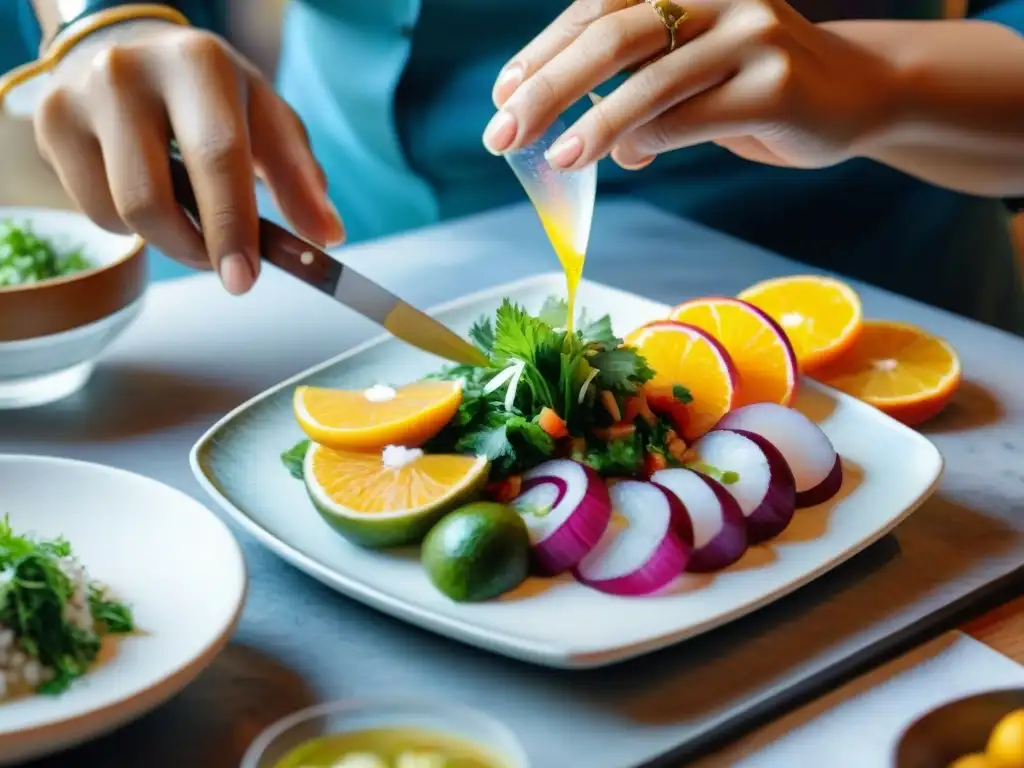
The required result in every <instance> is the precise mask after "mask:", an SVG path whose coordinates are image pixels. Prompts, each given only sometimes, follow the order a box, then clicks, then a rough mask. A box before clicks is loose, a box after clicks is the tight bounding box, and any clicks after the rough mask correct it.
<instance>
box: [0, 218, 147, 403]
mask: <svg viewBox="0 0 1024 768" xmlns="http://www.w3.org/2000/svg"><path fill="white" fill-rule="evenodd" d="M0 220H12V221H14V222H16V223H19V224H22V223H24V224H27V225H28V226H30V227H31V228H32V229H33V230H34V231H35V232H36V233H37V234H39V235H40V236H42V237H45V238H47V239H49V240H51V241H52V242H53V243H54V244H55V245H56V246H57V247H58V248H69V249H70V248H75V247H80V248H82V249H83V250H84V252H85V255H86V256H87V257H88V258H89V259H91V260H92V261H93V263H95V264H96V266H95V267H94V268H93V269H89V270H86V271H83V272H79V273H76V274H73V275H69V276H68V277H63V278H58V279H55V280H47V281H44V282H40V283H34V284H31V285H23V286H12V287H6V288H3V287H0V409H10V408H25V407H29V406H36V405H43V404H45V403H50V402H53V401H55V400H59V399H61V398H63V397H67V396H68V395H70V394H72V393H74V392H76V391H77V390H79V389H80V388H81V387H82V386H83V385H84V384H85V383H86V381H88V379H89V376H90V375H91V373H92V370H93V365H94V363H95V360H96V358H97V357H99V356H100V354H102V352H103V351H104V350H105V349H106V348H107V346H109V344H110V343H111V342H112V341H113V340H114V339H116V338H117V337H118V336H119V335H120V334H121V333H122V332H123V331H124V330H125V328H127V327H128V325H129V324H131V322H132V320H134V319H135V317H136V316H138V313H139V310H140V309H141V307H142V301H143V297H144V295H145V290H146V281H147V276H146V260H145V244H144V243H143V241H142V240H141V239H140V238H138V237H136V236H134V235H119V234H114V233H111V232H107V231H105V230H103V229H100V228H99V227H97V226H96V225H95V224H93V223H92V222H91V221H89V219H87V218H86V217H85V216H83V215H82V214H79V213H76V212H73V211H63V210H54V209H48V208H12V207H2V206H0Z"/></svg>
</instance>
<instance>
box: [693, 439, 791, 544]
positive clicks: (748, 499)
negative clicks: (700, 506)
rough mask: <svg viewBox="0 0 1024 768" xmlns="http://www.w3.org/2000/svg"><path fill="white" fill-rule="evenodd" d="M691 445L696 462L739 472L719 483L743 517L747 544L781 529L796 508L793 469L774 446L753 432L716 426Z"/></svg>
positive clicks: (772, 534)
mask: <svg viewBox="0 0 1024 768" xmlns="http://www.w3.org/2000/svg"><path fill="white" fill-rule="evenodd" d="M692 447H693V452H694V453H695V454H696V455H697V457H698V460H699V462H700V463H703V464H708V465H710V466H712V467H715V468H716V469H718V470H721V471H722V472H735V473H736V474H737V475H738V476H739V477H738V479H737V480H736V481H735V482H732V483H723V484H722V487H723V488H725V490H727V491H728V492H729V494H730V495H731V496H732V497H733V498H734V499H736V501H737V503H738V504H739V506H740V511H741V512H743V516H744V517H745V518H746V520H747V543H748V544H758V543H760V542H762V541H766V540H768V539H771V538H773V537H775V536H778V535H779V534H780V533H782V531H784V530H785V528H786V526H787V525H789V521H790V520H792V519H793V511H794V510H795V509H796V490H795V485H794V482H793V473H792V472H791V471H790V469H789V465H788V464H787V463H786V460H785V459H783V458H782V454H781V453H779V451H778V449H777V448H775V446H773V445H772V444H771V443H769V442H768V441H767V440H766V439H765V438H763V437H761V436H760V435H755V434H754V433H753V432H740V431H735V430H730V429H718V428H717V427H716V428H715V429H713V430H711V431H710V432H708V433H707V434H706V435H704V437H702V438H700V439H699V440H698V441H697V442H695V443H694V444H693V446H692Z"/></svg>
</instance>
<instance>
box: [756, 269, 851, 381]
mask: <svg viewBox="0 0 1024 768" xmlns="http://www.w3.org/2000/svg"><path fill="white" fill-rule="evenodd" d="M739 298H740V299H742V300H743V301H746V302H749V303H750V304H753V305H754V306H755V307H757V308H758V309H761V310H763V311H764V312H765V313H767V314H768V315H769V316H770V317H771V318H772V319H773V320H774V321H775V322H777V323H778V324H779V325H780V326H782V330H783V331H785V332H786V336H787V337H789V341H790V343H791V344H792V345H793V350H794V351H795V352H796V359H797V362H798V363H799V365H800V370H801V371H805V372H808V371H813V370H814V369H815V368H817V367H819V366H822V365H825V364H827V363H830V362H831V361H833V360H835V359H836V358H838V357H840V356H841V355H842V354H843V353H844V352H845V351H846V350H847V349H849V348H850V346H851V345H852V344H853V342H855V341H856V340H857V335H858V334H859V333H860V329H861V325H862V324H863V322H864V316H863V311H862V310H861V304H860V297H859V296H858V295H857V292H856V291H854V290H853V288H851V287H850V286H848V285H846V283H843V282H841V281H839V280H836V279H835V278H832V277H822V276H820V275H792V276H790V277H777V278H775V279H772V280H765V281H763V282H760V283H756V284H755V285H752V286H750V287H749V288H747V289H746V290H745V291H743V292H742V293H740V295H739Z"/></svg>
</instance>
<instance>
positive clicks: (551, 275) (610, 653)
mask: <svg viewBox="0 0 1024 768" xmlns="http://www.w3.org/2000/svg"><path fill="white" fill-rule="evenodd" d="M564 279H565V276H564V275H563V274H562V273H561V272H545V273H541V274H538V275H533V276H529V277H526V278H522V279H519V280H515V281H512V282H508V283H504V284H501V285H498V286H494V287H491V288H485V289H483V290H480V291H474V292H472V293H469V294H465V295H463V296H460V297H458V298H455V299H453V300H451V301H447V302H443V303H440V304H437V305H434V306H433V307H431V308H429V309H428V310H426V314H428V315H431V316H434V315H437V314H443V313H447V312H451V311H457V310H459V309H461V308H464V307H467V306H471V305H473V304H476V303H478V302H482V301H487V300H490V299H494V298H499V299H500V298H501V297H502V296H505V295H509V294H510V293H512V292H514V291H519V290H523V289H529V288H533V287H536V286H541V285H544V284H546V283H549V282H553V281H558V283H559V284H561V282H562V281H564ZM583 284H586V285H589V286H592V287H594V288H597V289H600V290H601V291H603V292H606V293H608V294H611V295H616V294H617V295H620V296H622V297H624V298H625V297H628V298H629V299H631V300H637V299H640V300H642V301H645V302H647V303H649V304H651V305H653V306H655V307H663V308H664V309H665V311H666V312H667V311H668V310H669V309H671V307H670V306H669V305H664V304H661V303H660V302H657V301H653V300H651V299H647V298H645V297H643V296H640V295H639V294H635V293H630V292H628V291H624V290H622V289H619V288H615V287H612V286H608V285H604V284H602V283H597V282H594V281H590V280H584V281H582V284H581V287H582V285H583ZM393 338H394V337H393V336H392V335H391V334H390V333H387V332H384V333H381V334H378V335H376V336H374V337H372V338H370V339H368V340H366V341H364V342H362V343H360V344H357V345H356V346H354V347H352V348H351V349H348V350H346V351H345V352H342V353H340V354H338V355H335V356H334V357H332V358H330V359H328V360H326V361H324V362H321V363H318V364H316V365H313V366H311V367H309V368H306V369H305V370H303V371H300V372H298V373H296V374H295V375H293V376H290V377H288V378H287V379H285V380H284V381H281V382H279V383H278V384H275V385H273V386H271V387H269V388H267V389H266V390H264V391H262V392H260V393H259V394H257V395H255V396H253V397H251V398H250V399H249V400H247V401H246V402H244V403H242V404H241V405H239V406H237V407H236V408H234V409H232V410H231V411H230V412H228V413H227V414H226V415H225V416H223V417H222V418H220V419H218V420H217V421H216V423H214V424H213V425H212V426H211V427H210V428H209V429H208V430H206V432H204V433H203V435H202V436H201V437H200V438H199V439H198V440H197V441H196V443H195V444H194V445H193V446H192V449H191V451H190V452H189V465H190V466H191V468H192V472H193V474H194V475H195V477H196V479H197V481H198V482H199V484H200V485H201V486H202V487H203V490H205V491H206V492H207V493H209V494H210V496H211V497H212V498H213V499H214V500H216V502H217V503H218V504H219V505H220V506H221V508H222V509H223V510H224V511H225V513H226V514H227V515H228V516H229V517H230V518H231V519H232V520H233V521H234V522H235V523H236V524H237V525H239V526H240V527H241V528H243V529H244V530H245V531H246V532H247V533H249V534H250V535H252V536H254V537H255V538H256V540H257V541H259V542H260V543H261V544H262V545H263V546H265V547H267V548H268V549H270V551H271V552H273V553H275V554H276V555H277V556H279V557H281V558H282V559H283V560H285V561H286V562H288V563H290V564H291V565H293V566H295V567H296V568H298V569H299V570H301V571H303V572H305V573H306V574H308V575H310V576H312V577H314V578H316V579H317V580H318V581H320V582H321V583H324V584H326V585H328V586H330V587H331V588H332V589H335V590H336V591H339V592H340V593H341V594H344V595H346V596H348V597H351V598H353V599H357V600H359V601H360V602H362V603H364V604H366V605H368V606H370V607H373V608H375V609H377V610H379V611H381V612H383V613H386V614H388V615H390V616H393V617H395V618H398V619H400V620H402V621H406V622H408V623H410V624H413V625H415V626H418V627H421V628H424V629H427V630H429V631H433V632H438V633H440V634H442V635H447V636H448V637H451V638H455V639H457V640H460V641H462V642H465V643H468V644H470V645H473V646H475V647H478V648H483V649H485V650H489V651H491V652H494V653H499V654H501V655H505V656H510V657H512V658H517V659H520V660H522V661H528V662H531V663H535V664H540V665H542V666H548V667H554V668H559V669H593V668H598V667H603V666H608V665H611V664H618V663H620V662H623V661H627V660H629V659H632V658H636V657H638V656H642V655H645V654H648V653H651V652H653V651H656V650H660V649H663V648H668V647H671V646H673V645H676V644H677V643H680V642H682V641H684V640H686V639H688V638H690V637H694V636H697V635H700V634H702V633H704V632H706V631H708V630H710V629H712V628H714V627H719V626H724V625H725V624H728V623H730V622H732V621H735V620H736V619H738V618H741V617H742V616H746V615H748V614H750V613H753V612H755V611H757V610H759V609H760V608H763V607H764V606H766V605H769V604H770V603H773V602H775V601H776V600H778V599H780V598H782V597H784V596H786V595H788V594H791V593H793V592H795V591H796V590H798V589H800V588H801V587H803V586H805V585H807V584H809V583H810V582H812V581H814V580H815V579H817V578H818V577H820V576H822V575H824V574H826V573H828V572H829V571H831V570H832V569H833V568H835V567H837V566H838V565H840V564H842V563H844V562H846V561H847V560H849V559H851V558H852V557H854V556H856V555H857V554H859V553H860V552H862V551H864V550H865V549H867V548H868V547H869V546H871V545H872V544H874V543H875V542H876V541H878V540H879V539H881V538H882V537H883V536H885V535H887V534H888V533H890V532H891V531H892V530H893V529H895V528H896V527H897V526H898V525H900V523H902V522H903V521H904V520H906V519H907V517H909V516H910V515H911V514H912V513H913V512H914V511H915V510H917V508H918V507H920V506H921V504H923V503H924V502H925V501H926V500H927V499H928V498H929V497H930V496H931V495H932V494H933V493H934V492H935V489H936V488H937V486H938V484H939V481H940V479H941V477H942V474H943V471H944V459H943V457H942V454H941V453H940V452H939V450H938V448H936V446H935V444H934V443H932V442H931V441H930V440H928V438H926V437H924V436H923V435H921V434H920V433H918V432H916V431H914V430H913V429H910V428H909V427H907V426H905V425H903V424H900V423H899V422H897V421H896V420H894V419H892V418H890V417H889V416H886V415H885V414H883V413H881V412H877V413H875V414H873V415H874V416H875V417H876V418H878V419H880V420H882V422H883V423H885V424H886V426H887V427H888V428H890V429H895V430H897V431H900V432H902V433H904V434H905V435H906V436H908V437H909V438H910V439H911V440H913V441H914V442H916V443H918V445H919V446H920V447H921V449H922V450H923V451H924V452H925V453H927V454H928V455H929V456H930V457H931V458H932V459H933V466H932V467H931V474H932V479H931V481H930V482H929V483H928V485H927V486H926V487H924V488H923V489H922V490H921V491H920V492H919V493H918V494H917V496H916V497H915V498H914V500H913V501H912V502H911V503H909V504H907V506H906V507H905V508H904V509H903V510H902V511H901V512H900V513H899V514H898V515H895V516H894V517H892V518H891V519H890V520H889V521H888V522H887V523H886V524H885V525H882V526H879V527H878V528H876V529H875V530H874V531H873V532H872V534H871V535H869V536H867V537H865V538H864V539H862V540H860V541H858V542H857V543H856V544H855V545H853V546H851V547H849V548H847V549H846V550H844V551H843V553H842V554H841V556H838V557H835V558H832V559H830V560H828V561H826V562H825V563H824V564H822V565H820V566H819V567H817V568H813V569H811V570H809V571H807V572H806V573H804V574H803V575H802V576H801V577H799V578H795V579H793V580H791V581H789V582H787V583H786V584H785V585H784V587H780V588H779V589H776V590H773V591H770V592H765V593H762V594H760V595H759V596H758V597H757V598H756V599H754V600H752V601H750V602H747V603H744V604H743V605H742V606H740V607H738V608H736V609H734V610H732V611H730V612H729V613H727V614H724V615H720V616H716V617H715V618H714V619H709V620H706V621H704V622H701V623H699V624H692V625H689V626H687V627H686V629H685V630H683V631H679V632H674V633H666V634H663V635H659V636H657V637H653V638H647V639H645V640H642V641H638V642H633V643H630V644H620V645H609V646H608V647H606V648H604V649H603V650H600V651H592V652H586V653H574V652H572V651H570V650H568V649H564V648H560V647H558V646H557V645H554V644H551V643H547V642H540V641H537V640H535V639H532V638H528V637H523V636H521V635H512V634H510V633H507V632H503V631H500V630H493V629H489V628H485V627H480V626H477V625H473V624H470V623H467V622H464V621H462V620H460V619H456V618H450V617H446V616H440V615H438V614H435V613H434V612H433V611H431V610H430V609H425V608H423V607H420V606H416V605H411V604H408V603H404V602H402V601H400V600H397V599H395V598H393V597H390V596H388V595H386V594H382V593H379V592H378V591H377V590H376V589H375V588H374V587H373V586H372V585H370V584H366V583H360V582H358V581H355V580H353V579H351V578H350V577H348V576H346V575H344V574H341V573H338V572H337V571H334V570H332V569H331V568H329V567H327V566H325V565H322V564H320V563H319V562H317V561H316V560H314V559H313V558H312V557H310V556H308V555H306V554H305V553H304V552H302V551H300V550H298V549H296V548H294V547H292V546H291V545H290V544H288V543H286V542H284V541H283V540H281V539H279V538H278V537H277V536H275V535H274V534H273V533H271V532H270V531H269V530H267V529H266V528H264V527H263V526H261V525H260V524H259V523H258V522H256V521H255V520H254V519H253V518H252V517H250V516H249V515H247V514H246V513H245V512H244V511H243V510H241V509H239V508H238V507H236V506H235V505H234V504H233V503H232V502H231V501H230V499H228V498H227V497H226V496H225V495H224V494H223V493H221V491H220V490H219V489H218V487H217V485H216V483H215V482H214V481H213V479H212V478H210V477H208V476H207V474H206V472H205V471H204V469H203V467H202V465H201V462H200V454H202V453H203V451H204V450H205V449H206V448H207V446H208V445H209V444H210V443H212V442H213V440H214V438H215V436H216V435H217V434H218V433H219V432H220V431H221V430H222V429H223V428H225V427H226V426H227V425H229V424H230V423H231V422H232V421H234V419H235V418H236V417H237V416H238V415H240V414H241V413H243V412H245V411H247V410H249V409H250V408H252V407H253V406H255V405H257V404H258V403H260V402H262V401H263V400H265V399H268V398H270V397H272V396H273V395H275V394H277V393H278V392H280V391H281V390H282V389H285V388H286V387H290V386H293V385H294V384H295V383H297V382H299V381H302V380H304V379H306V378H308V377H310V376H313V375H315V374H317V373H319V372H320V371H323V370H326V369H328V368H331V367H334V366H336V365H338V364H339V363H343V362H344V361H346V360H348V359H350V358H353V357H356V356H358V355H360V354H362V353H364V352H366V351H367V350H369V349H372V348H374V347H376V346H379V345H381V344H383V343H385V342H386V341H388V340H390V339H393ZM802 384H803V385H804V386H809V387H812V388H816V389H818V390H820V391H823V392H827V393H828V394H829V395H830V396H832V397H834V398H836V399H837V400H839V401H842V402H846V403H850V404H851V405H852V407H854V408H857V409H863V408H871V406H868V405H866V404H864V403H862V402H860V401H859V400H856V399H855V398H853V397H851V396H850V395H847V394H845V393H843V392H840V391H838V390H835V389H832V388H831V387H828V386H826V385H824V384H820V383H819V382H816V381H812V380H810V379H802Z"/></svg>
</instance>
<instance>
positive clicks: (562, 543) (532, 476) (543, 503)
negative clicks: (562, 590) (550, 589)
mask: <svg viewBox="0 0 1024 768" xmlns="http://www.w3.org/2000/svg"><path fill="white" fill-rule="evenodd" d="M512 505H513V506H514V507H516V509H518V510H519V512H520V514H521V515H522V517H523V521H524V522H525V523H526V527H527V529H528V530H529V533H530V544H531V545H532V551H531V559H532V565H533V570H534V572H535V573H536V574H537V575H540V576H554V575H556V574H559V573H562V572H564V571H567V570H569V569H570V568H572V567H573V566H574V565H576V564H577V563H579V562H580V560H582V559H583V557H584V556H585V555H586V554H587V553H588V552H590V550H591V549H593V548H594V546H595V545H596V544H597V542H598V541H600V540H601V536H602V535H603V534H604V532H605V529H606V528H607V527H608V521H609V520H610V519H611V515H612V508H611V502H610V501H609V499H608V487H607V486H606V485H605V483H604V481H603V480H602V479H601V478H600V477H599V476H598V474H597V473H596V472H595V471H594V470H593V469H591V468H590V467H587V466H584V465H583V464H580V463H578V462H575V461H572V460H571V459H554V460H552V461H546V462H544V463H543V464H540V465H538V466H536V467H534V468H533V469H531V470H530V471H529V472H527V473H526V474H525V475H523V488H522V491H521V492H520V494H519V495H518V496H517V497H516V498H515V499H513V500H512Z"/></svg>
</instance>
